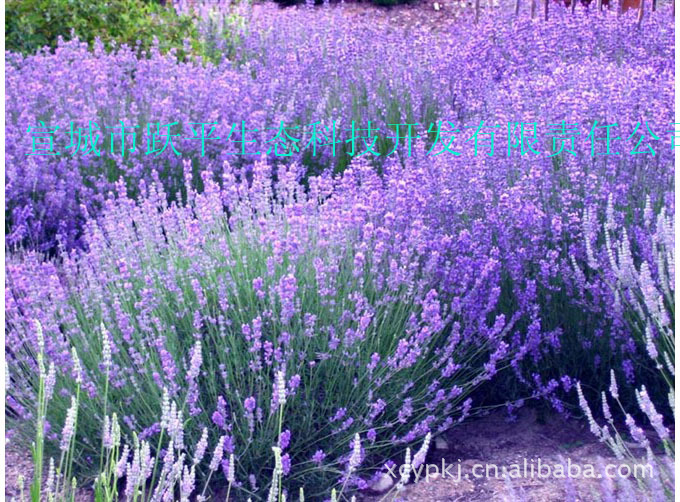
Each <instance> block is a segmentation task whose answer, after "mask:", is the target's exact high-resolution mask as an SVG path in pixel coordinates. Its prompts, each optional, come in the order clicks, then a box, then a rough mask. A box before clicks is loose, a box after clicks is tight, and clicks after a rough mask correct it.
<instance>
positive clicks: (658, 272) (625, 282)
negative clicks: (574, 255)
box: [577, 206, 675, 501]
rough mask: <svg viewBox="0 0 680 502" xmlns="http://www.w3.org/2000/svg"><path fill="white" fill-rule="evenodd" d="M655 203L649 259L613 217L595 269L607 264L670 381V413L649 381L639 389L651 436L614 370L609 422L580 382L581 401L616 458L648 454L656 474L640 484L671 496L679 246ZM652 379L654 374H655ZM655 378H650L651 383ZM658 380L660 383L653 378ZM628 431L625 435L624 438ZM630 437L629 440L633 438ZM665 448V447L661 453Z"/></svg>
mask: <svg viewBox="0 0 680 502" xmlns="http://www.w3.org/2000/svg"><path fill="white" fill-rule="evenodd" d="M653 220H654V218H653V213H652V210H651V207H649V206H648V207H647V208H646V211H645V223H646V227H647V233H648V235H647V237H648V238H647V239H646V243H647V244H648V245H649V248H650V249H648V252H649V256H650V257H651V260H650V261H643V262H642V263H641V264H640V265H636V263H635V262H636V260H634V258H633V251H632V250H631V242H630V240H629V238H628V236H627V235H626V232H625V230H623V231H622V236H621V238H620V239H619V240H615V238H614V237H613V236H612V234H613V233H614V231H615V228H614V225H613V222H612V221H608V222H607V226H606V228H605V232H604V233H605V237H606V241H607V248H608V251H609V261H608V262H606V263H603V264H598V263H595V262H593V263H591V265H592V266H593V267H594V268H596V269H599V268H603V269H604V273H607V275H609V277H610V278H611V279H612V282H611V283H610V284H611V285H612V288H613V290H614V292H615V295H616V298H617V305H618V306H619V308H620V309H621V310H622V311H625V312H626V314H627V315H626V318H627V319H628V321H629V322H630V323H631V325H632V327H633V329H634V332H635V334H636V338H637V342H638V343H639V344H640V345H643V346H644V347H645V348H646V351H647V355H648V356H649V359H650V360H651V361H652V365H653V368H654V371H656V372H657V375H658V377H659V379H660V380H662V381H663V382H664V383H665V389H666V391H667V395H666V396H665V397H666V399H667V403H662V405H663V408H662V409H663V410H665V409H667V408H670V410H671V412H670V413H668V414H667V415H666V416H665V417H664V415H662V414H661V413H659V411H658V410H657V407H656V406H655V405H654V403H653V401H652V398H651V396H650V393H649V391H648V390H647V388H646V385H642V386H641V387H640V388H639V389H637V390H636V391H635V397H636V400H637V405H638V407H639V409H640V411H641V412H642V414H643V416H644V420H645V422H646V423H648V424H649V425H650V426H651V429H652V430H653V435H652V437H648V436H649V433H647V432H645V429H644V428H643V427H644V424H643V427H641V426H640V421H639V420H638V421H636V419H635V418H634V417H633V415H631V414H630V413H629V411H628V410H627V407H626V406H625V405H624V404H622V402H621V398H620V390H619V385H618V383H617V379H616V375H615V372H614V371H613V370H612V373H611V384H610V386H609V396H610V397H607V394H605V393H604V392H603V393H602V414H603V415H604V417H605V419H606V420H607V424H605V425H603V426H600V425H599V424H598V423H597V421H596V420H595V417H594V416H593V412H592V410H591V408H590V406H589V405H588V401H587V400H586V399H585V397H584V395H583V391H582V389H581V386H580V385H578V387H577V389H578V394H579V402H580V405H581V408H582V409H583V411H584V413H585V414H586V417H587V418H588V421H589V423H590V429H591V431H592V432H593V434H595V435H596V436H597V437H598V438H599V439H600V440H601V441H603V442H604V443H606V444H607V445H608V446H609V447H610V448H611V449H612V451H613V452H614V454H615V455H616V457H617V458H619V459H621V460H628V461H630V462H636V461H637V460H638V459H639V458H640V457H641V455H642V454H643V453H644V455H645V458H646V461H647V463H648V464H649V465H651V466H652V468H653V475H652V476H651V477H641V478H640V479H638V480H637V481H638V484H639V485H640V486H642V487H643V489H644V491H645V492H646V493H647V494H648V495H649V499H650V500H655V501H656V500H659V501H661V500H670V499H672V498H673V496H674V493H675V472H674V471H675V463H674V460H675V443H674V435H675V432H674V428H673V424H674V423H675V327H674V326H675V324H674V318H675V305H674V292H675V280H674V268H675V246H674V230H673V228H674V225H673V219H672V218H671V217H668V216H667V215H666V214H665V212H664V211H661V213H659V214H658V216H657V217H656V221H653ZM650 380H651V379H650ZM649 383H650V381H648V382H647V384H649ZM652 383H657V382H652ZM610 399H613V400H614V401H615V402H616V403H617V405H618V408H619V410H620V412H622V414H623V415H624V416H625V426H626V429H627V430H626V431H625V432H622V431H619V430H618V429H617V424H616V415H615V414H616V412H617V411H618V410H614V413H612V410H611V409H610V405H609V400H610ZM624 434H626V437H625V438H624ZM628 437H630V440H628ZM659 448H661V452H659V451H658V450H659Z"/></svg>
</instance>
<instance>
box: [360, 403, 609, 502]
mask: <svg viewBox="0 0 680 502" xmlns="http://www.w3.org/2000/svg"><path fill="white" fill-rule="evenodd" d="M445 440H446V443H447V444H448V449H447V450H437V449H431V450H430V454H429V455H428V458H427V461H426V463H427V464H430V465H437V466H438V468H439V471H440V472H441V471H442V459H443V460H444V461H445V462H446V465H449V464H453V466H454V467H452V468H451V469H450V471H449V474H448V475H447V476H439V477H436V478H435V479H434V480H428V481H426V480H425V479H424V477H425V476H424V474H423V475H422V477H421V480H420V482H418V483H411V484H410V485H407V486H406V488H405V489H404V491H403V492H402V493H401V496H400V498H402V499H404V500H407V501H409V502H426V501H428V502H456V501H466V502H467V501H470V502H477V501H479V502H482V501H484V502H491V501H494V502H495V501H514V500H526V501H535V502H553V501H554V502H563V501H565V500H568V499H570V498H571V499H572V500H578V501H583V502H586V501H591V500H592V501H595V500H600V499H601V496H600V493H601V485H602V483H603V482H606V481H605V480H602V479H586V478H585V477H583V478H579V479H573V480H571V486H570V485H569V482H566V481H565V479H562V478H548V477H547V476H546V477H544V476H543V475H541V476H539V474H538V459H539V458H540V460H541V464H543V465H547V466H551V469H552V472H554V469H555V467H554V466H556V465H557V464H562V465H564V466H565V467H566V466H568V462H571V464H572V465H578V466H580V467H581V468H582V469H585V466H586V464H590V465H592V466H593V469H594V471H596V472H599V471H600V464H599V462H600V461H602V462H604V464H609V463H612V464H617V465H618V463H619V462H617V461H616V459H615V458H614V457H613V456H612V453H611V451H610V450H609V449H608V448H607V447H606V446H604V445H603V444H601V443H599V441H598V440H597V439H596V438H595V437H594V436H593V435H592V434H591V433H590V431H589V430H588V429H587V427H586V425H585V424H584V423H581V422H577V421H566V420H565V419H563V418H562V417H560V416H558V415H554V416H551V417H549V418H548V419H547V420H545V421H543V420H538V419H537V416H536V414H535V412H534V411H533V410H531V409H524V410H521V412H520V413H519V415H518V417H517V419H516V420H514V421H512V422H509V421H508V420H507V418H506V414H505V413H492V414H490V415H489V416H487V417H483V418H481V419H478V420H473V421H471V422H468V423H465V424H462V425H460V426H458V427H455V428H454V429H452V430H451V431H450V432H449V433H448V434H447V435H446V436H445ZM525 459H526V461H527V467H526V471H525V468H524V460H525ZM459 465H460V471H459ZM476 465H477V466H478V467H476V468H475V466H476ZM532 465H533V466H534V476H533V477H532V476H531V475H530V474H531V466H532ZM494 466H495V467H494ZM503 466H505V467H506V468H507V469H508V471H507V472H508V476H507V478H511V480H509V479H502V478H501V477H502V472H503V471H502V467H503ZM513 466H515V467H513ZM473 469H475V471H474V472H475V473H476V474H477V475H479V476H480V477H476V476H475V475H474V474H473ZM487 469H488V472H489V475H490V477H488V478H487V477H486V476H485V475H484V473H485V472H486V470H487ZM496 469H497V470H496ZM516 469H517V470H516ZM574 469H575V468H574ZM433 471H434V468H433ZM395 472H396V470H395ZM459 472H460V475H459ZM496 472H498V478H496ZM517 472H519V473H520V474H521V476H522V477H519V476H517V475H516V473H517ZM524 472H526V473H527V475H526V476H525V475H524ZM542 472H543V473H546V472H547V471H546V470H545V469H543V471H542ZM466 475H467V478H466ZM568 494H572V497H568V496H567V495H568ZM573 495H575V498H573ZM380 499H381V497H380V496H374V497H366V499H365V500H366V502H369V501H370V502H376V501H379V500H380ZM391 499H392V497H391V496H390V497H389V498H388V499H387V500H391Z"/></svg>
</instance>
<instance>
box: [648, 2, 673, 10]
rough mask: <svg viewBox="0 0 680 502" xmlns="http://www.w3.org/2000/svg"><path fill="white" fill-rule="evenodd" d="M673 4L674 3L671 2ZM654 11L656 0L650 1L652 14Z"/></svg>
mask: <svg viewBox="0 0 680 502" xmlns="http://www.w3.org/2000/svg"><path fill="white" fill-rule="evenodd" d="M673 4H675V2H673ZM655 11H656V0H652V12H655Z"/></svg>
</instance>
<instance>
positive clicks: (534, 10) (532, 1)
mask: <svg viewBox="0 0 680 502" xmlns="http://www.w3.org/2000/svg"><path fill="white" fill-rule="evenodd" d="M535 17H536V0H531V19H533V18H535Z"/></svg>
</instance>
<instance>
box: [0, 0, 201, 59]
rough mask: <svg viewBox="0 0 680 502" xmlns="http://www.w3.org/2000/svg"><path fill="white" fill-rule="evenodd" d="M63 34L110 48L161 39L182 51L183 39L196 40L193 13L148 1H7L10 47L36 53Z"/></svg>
mask: <svg viewBox="0 0 680 502" xmlns="http://www.w3.org/2000/svg"><path fill="white" fill-rule="evenodd" d="M59 37H62V38H63V39H65V40H70V39H72V38H75V37H77V38H79V39H80V40H82V41H86V42H88V43H89V44H92V43H93V42H94V40H95V39H97V38H98V39H100V40H101V41H102V42H103V43H104V44H105V46H106V47H111V46H112V45H114V44H128V45H130V46H132V47H134V46H136V45H137V44H138V43H139V44H140V49H141V50H147V49H149V48H150V47H151V46H152V45H153V42H154V39H158V41H159V48H160V50H161V51H167V50H169V49H171V48H178V49H180V51H181V49H182V47H183V44H184V40H185V39H187V38H189V39H195V38H196V34H195V23H194V19H193V17H192V16H188V15H179V14H177V13H176V12H175V10H174V9H172V8H167V7H163V6H161V5H158V4H156V3H150V2H145V1H143V0H116V1H112V2H93V1H91V0H9V1H8V2H7V3H6V5H5V46H6V49H7V50H9V51H14V52H21V53H23V54H29V53H34V52H36V51H37V50H39V49H41V48H43V47H50V48H54V47H56V45H57V41H58V39H59Z"/></svg>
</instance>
